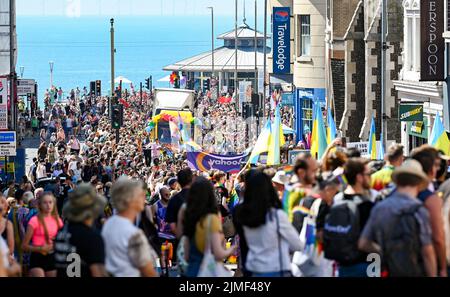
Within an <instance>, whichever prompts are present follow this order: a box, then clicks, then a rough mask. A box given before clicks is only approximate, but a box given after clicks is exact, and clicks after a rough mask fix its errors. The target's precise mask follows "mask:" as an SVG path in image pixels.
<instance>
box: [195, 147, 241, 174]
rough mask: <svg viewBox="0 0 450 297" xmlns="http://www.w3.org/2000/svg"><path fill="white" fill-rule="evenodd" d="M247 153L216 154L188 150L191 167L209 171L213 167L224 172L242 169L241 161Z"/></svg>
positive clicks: (234, 171)
mask: <svg viewBox="0 0 450 297" xmlns="http://www.w3.org/2000/svg"><path fill="white" fill-rule="evenodd" d="M245 157H246V154H241V155H226V156H225V155H215V154H209V153H207V152H188V153H187V159H188V164H189V167H190V168H191V169H193V170H199V171H209V170H211V169H216V170H220V171H223V172H229V173H236V172H239V171H240V169H241V162H242V160H243V159H244V158H245Z"/></svg>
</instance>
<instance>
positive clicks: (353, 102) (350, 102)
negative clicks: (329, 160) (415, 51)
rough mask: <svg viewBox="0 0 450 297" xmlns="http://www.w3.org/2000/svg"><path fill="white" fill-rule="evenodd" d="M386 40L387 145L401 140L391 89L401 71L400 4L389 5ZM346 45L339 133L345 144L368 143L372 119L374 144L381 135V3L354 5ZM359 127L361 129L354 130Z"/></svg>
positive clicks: (395, 96) (396, 1) (395, 97)
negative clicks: (373, 121)
mask: <svg viewBox="0 0 450 297" xmlns="http://www.w3.org/2000/svg"><path fill="white" fill-rule="evenodd" d="M387 14H388V20H387V23H388V27H387V32H388V34H387V36H386V49H385V51H386V68H385V73H384V75H385V78H386V80H385V81H386V88H385V101H384V103H385V125H386V126H385V131H386V138H387V141H388V142H390V141H397V142H399V141H400V139H401V133H400V132H401V130H400V122H399V119H398V105H399V95H398V91H397V90H396V89H395V87H394V85H393V81H396V80H398V78H399V73H400V70H401V67H402V51H403V8H402V2H401V1H400V0H392V1H389V5H388V7H387ZM344 42H345V103H344V106H345V108H344V113H343V116H342V119H341V121H340V130H341V131H342V132H343V136H344V137H346V138H347V140H348V141H367V140H368V135H369V130H370V123H371V118H372V116H374V117H375V123H376V131H377V140H380V133H381V120H382V111H381V109H382V108H381V92H382V90H381V78H382V76H381V69H382V67H381V66H382V65H381V1H380V0H362V1H359V3H358V4H357V6H356V8H355V10H354V12H353V16H352V19H351V21H350V23H349V26H348V28H347V31H346V33H345V35H344ZM354 127H361V128H354Z"/></svg>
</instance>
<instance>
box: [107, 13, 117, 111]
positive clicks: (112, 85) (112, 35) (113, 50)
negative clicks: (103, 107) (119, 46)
mask: <svg viewBox="0 0 450 297" xmlns="http://www.w3.org/2000/svg"><path fill="white" fill-rule="evenodd" d="M110 22H111V98H110V100H109V106H108V112H109V115H111V111H112V100H113V97H114V91H115V90H114V53H115V51H116V50H115V48H114V19H111V20H110Z"/></svg>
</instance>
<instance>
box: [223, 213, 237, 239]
mask: <svg viewBox="0 0 450 297" xmlns="http://www.w3.org/2000/svg"><path fill="white" fill-rule="evenodd" d="M222 229H223V235H224V236H225V238H230V237H233V236H234V235H236V228H235V227H234V224H233V219H232V217H231V215H229V216H226V217H225V218H224V219H223V224H222Z"/></svg>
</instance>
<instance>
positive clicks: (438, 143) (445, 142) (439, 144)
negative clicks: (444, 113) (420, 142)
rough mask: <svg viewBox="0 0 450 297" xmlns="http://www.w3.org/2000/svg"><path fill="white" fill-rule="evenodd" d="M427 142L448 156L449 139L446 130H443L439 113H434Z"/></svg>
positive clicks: (449, 154) (449, 148) (449, 149)
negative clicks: (434, 116) (434, 117)
mask: <svg viewBox="0 0 450 297" xmlns="http://www.w3.org/2000/svg"><path fill="white" fill-rule="evenodd" d="M428 144H430V145H432V146H433V147H435V148H436V149H438V150H441V151H443V152H444V154H445V155H447V156H450V141H449V139H448V136H447V132H445V129H444V125H443V124H442V121H441V117H440V116H439V113H437V114H436V119H435V120H434V124H433V129H431V135H430V138H429V141H428Z"/></svg>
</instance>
